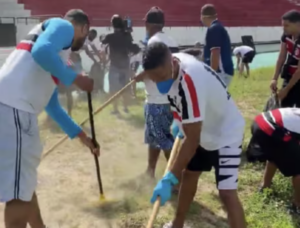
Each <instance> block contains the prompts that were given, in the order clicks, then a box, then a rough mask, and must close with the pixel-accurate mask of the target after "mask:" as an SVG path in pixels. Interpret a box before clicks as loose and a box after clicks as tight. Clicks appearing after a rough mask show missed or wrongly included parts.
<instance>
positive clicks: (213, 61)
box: [210, 48, 220, 71]
mask: <svg viewBox="0 0 300 228" xmlns="http://www.w3.org/2000/svg"><path fill="white" fill-rule="evenodd" d="M219 63H220V48H213V49H211V50H210V67H211V68H212V69H214V70H215V71H218V70H219Z"/></svg>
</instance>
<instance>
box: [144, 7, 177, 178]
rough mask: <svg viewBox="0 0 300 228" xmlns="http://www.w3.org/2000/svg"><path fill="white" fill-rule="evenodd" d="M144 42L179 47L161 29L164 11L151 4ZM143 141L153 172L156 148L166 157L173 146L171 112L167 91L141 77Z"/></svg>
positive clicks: (171, 47)
mask: <svg viewBox="0 0 300 228" xmlns="http://www.w3.org/2000/svg"><path fill="white" fill-rule="evenodd" d="M145 22H146V30H147V35H148V36H147V37H149V40H148V45H151V44H152V43H155V42H163V43H165V44H166V45H167V46H168V47H169V49H170V50H171V51H172V52H178V51H179V48H178V45H177V44H176V42H175V41H174V40H173V39H172V38H171V37H169V36H167V35H166V34H165V33H164V32H163V31H162V29H163V27H164V23H165V20H164V12H163V11H162V10H161V9H160V8H158V7H152V8H151V9H150V10H149V11H148V13H147V14H146V17H145ZM143 81H144V83H145V92H146V104H145V122H146V124H145V143H147V144H148V168H147V173H148V174H149V175H150V176H151V177H154V176H155V168H156V164H157V160H158V157H159V154H160V151H161V150H163V151H164V154H165V157H166V159H168V158H169V155H170V152H171V149H172V147H173V142H174V139H173V136H172V135H171V133H170V127H171V124H172V122H173V116H172V113H171V111H170V105H169V101H168V98H167V95H166V94H165V95H163V94H161V93H160V92H159V91H158V89H157V85H156V84H155V83H154V82H153V81H151V80H149V79H148V78H145V79H144V80H143Z"/></svg>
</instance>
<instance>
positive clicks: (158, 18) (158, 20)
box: [144, 6, 165, 25]
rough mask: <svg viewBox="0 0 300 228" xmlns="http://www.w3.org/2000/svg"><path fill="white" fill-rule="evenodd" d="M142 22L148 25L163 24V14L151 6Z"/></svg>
mask: <svg viewBox="0 0 300 228" xmlns="http://www.w3.org/2000/svg"><path fill="white" fill-rule="evenodd" d="M144 20H145V21H146V22H147V23H149V24H158V25H164V24H165V14H164V11H162V9H160V8H159V7H158V6H153V7H152V8H151V9H150V10H149V11H148V12H147V14H146V16H145V18H144Z"/></svg>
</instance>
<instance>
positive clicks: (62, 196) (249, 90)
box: [0, 69, 294, 228]
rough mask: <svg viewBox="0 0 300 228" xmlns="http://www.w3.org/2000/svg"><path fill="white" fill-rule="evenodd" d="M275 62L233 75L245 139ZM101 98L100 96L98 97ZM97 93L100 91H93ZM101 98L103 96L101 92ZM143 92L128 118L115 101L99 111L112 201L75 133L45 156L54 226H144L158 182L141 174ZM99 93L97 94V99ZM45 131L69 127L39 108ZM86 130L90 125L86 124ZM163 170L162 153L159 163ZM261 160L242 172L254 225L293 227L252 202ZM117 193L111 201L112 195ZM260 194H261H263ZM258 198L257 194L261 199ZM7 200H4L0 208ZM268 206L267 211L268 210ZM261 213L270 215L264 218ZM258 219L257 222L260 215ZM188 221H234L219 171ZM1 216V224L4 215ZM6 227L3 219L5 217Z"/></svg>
mask: <svg viewBox="0 0 300 228" xmlns="http://www.w3.org/2000/svg"><path fill="white" fill-rule="evenodd" d="M270 73H271V70H270V69H262V70H258V71H256V72H255V73H254V74H253V77H251V78H248V79H245V78H237V77H236V78H235V80H234V82H233V84H232V87H231V92H232V95H233V97H234V99H235V100H236V102H237V104H238V105H239V107H240V108H241V110H242V112H243V114H244V116H245V118H246V120H247V124H248V126H247V131H246V139H245V141H248V140H249V130H248V129H249V125H250V123H251V120H252V118H253V116H254V115H255V114H257V113H258V112H260V111H261V109H262V107H263V104H264V103H265V101H266V98H267V96H268V93H269V92H268V83H269V78H270V77H271V75H270ZM97 99H99V98H97ZM94 100H96V99H94ZM99 100H100V99H99ZM142 100H143V98H142V96H140V99H139V100H138V101H137V102H136V104H134V105H133V106H132V107H131V114H124V115H123V117H122V118H115V117H114V116H111V115H110V110H109V109H110V108H108V109H106V110H104V111H103V112H102V113H100V114H99V115H98V116H96V118H95V121H96V126H97V128H96V131H97V136H98V140H99V142H100V143H101V146H102V150H101V153H102V154H101V157H100V163H101V164H100V165H101V170H102V178H103V185H104V190H105V193H106V197H107V199H108V201H107V203H105V204H99V203H98V202H99V201H98V198H99V193H98V187H97V178H96V173H95V165H94V160H93V157H92V156H91V155H90V153H89V151H88V150H87V149H85V148H84V147H83V146H82V145H80V143H79V142H77V141H72V142H71V141H67V142H65V143H64V144H63V145H62V146H60V147H59V148H58V149H57V150H56V151H54V152H53V153H52V154H51V155H49V156H48V157H47V158H46V159H45V160H43V161H42V163H41V165H40V167H39V186H38V190H37V193H38V197H39V200H40V206H41V209H42V213H43V217H44V219H45V221H46V223H47V224H48V225H49V226H50V227H52V228H58V227H60V228H75V227H76V228H93V227H97V228H99V227H101V228H115V227H117V228H142V227H144V225H145V223H146V221H147V219H148V217H149V214H150V211H151V205H150V203H149V199H150V195H151V191H152V189H153V187H154V185H155V183H153V181H150V180H149V179H147V178H146V177H145V176H143V175H142V174H143V173H144V171H145V168H146V162H147V154H146V153H147V149H146V146H145V145H144V144H143V135H144V132H143V101H142ZM99 105H100V101H99V102H96V101H95V107H96V106H99ZM87 115H88V113H87V104H86V102H83V101H80V102H78V103H77V106H76V110H75V113H74V118H75V119H76V120H77V121H80V120H82V119H83V118H85V117H86V116H87ZM40 123H41V135H42V138H43V142H44V144H45V150H47V148H49V147H50V146H52V145H53V144H54V143H56V142H57V141H58V140H59V139H60V138H61V137H63V134H62V133H61V132H60V130H58V128H57V127H55V126H54V125H53V124H51V126H48V125H47V124H46V123H45V115H44V114H42V115H41V116H40ZM85 129H86V130H88V129H89V128H88V127H85ZM158 167H159V168H158V169H159V170H158V172H157V176H160V175H162V173H163V169H164V167H165V161H164V159H161V160H160V162H159V166H158ZM261 168H262V167H261V166H251V165H245V166H243V167H242V170H241V175H240V195H241V197H242V201H243V202H244V204H245V208H246V212H247V219H248V221H249V227H252V228H290V227H294V226H293V225H292V222H291V219H290V218H289V217H288V216H286V214H285V213H284V212H283V210H281V209H278V210H270V211H266V212H267V214H266V216H264V218H262V217H261V215H262V213H261V212H260V211H259V210H261V208H260V204H259V203H257V204H255V205H254V204H253V203H252V201H253V202H254V199H256V198H253V197H256V195H255V194H254V193H253V192H254V191H255V190H256V187H257V185H258V184H259V181H260V178H261V171H262V169H261ZM110 200H113V201H110ZM258 201H260V199H258ZM175 202H176V200H175V199H174V201H173V202H171V203H170V204H168V205H167V206H165V207H164V208H162V210H161V211H160V214H159V216H158V219H157V221H156V226H155V227H161V225H162V224H164V223H165V222H168V221H169V220H170V219H172V217H173V213H174V207H175ZM255 202H256V201H255ZM2 210H3V206H2V205H1V206H0V213H1V212H2ZM266 212H265V213H266ZM259 220H264V222H263V223H259V222H258V221H259ZM254 221H255V222H254ZM188 222H189V223H190V224H191V225H192V227H193V228H225V227H228V226H227V225H226V221H225V212H224V211H223V209H222V207H221V205H220V203H219V200H218V196H217V191H216V189H215V184H214V175H213V173H207V174H205V175H203V177H202V178H201V180H200V181H199V190H198V193H197V195H196V198H195V202H194V203H193V205H192V206H191V209H190V213H189V216H188ZM0 224H3V221H2V218H1V219H0ZM0 227H1V225H0Z"/></svg>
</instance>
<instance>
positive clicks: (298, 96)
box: [281, 80, 300, 108]
mask: <svg viewBox="0 0 300 228" xmlns="http://www.w3.org/2000/svg"><path fill="white" fill-rule="evenodd" d="M288 83H289V80H284V82H283V85H282V87H283V88H284V87H286V85H287V84H288ZM281 107H282V108H292V107H297V108H300V81H298V82H297V83H296V84H295V85H294V86H293V88H291V90H290V91H289V92H288V94H287V95H286V97H285V98H284V99H283V100H282V101H281Z"/></svg>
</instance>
